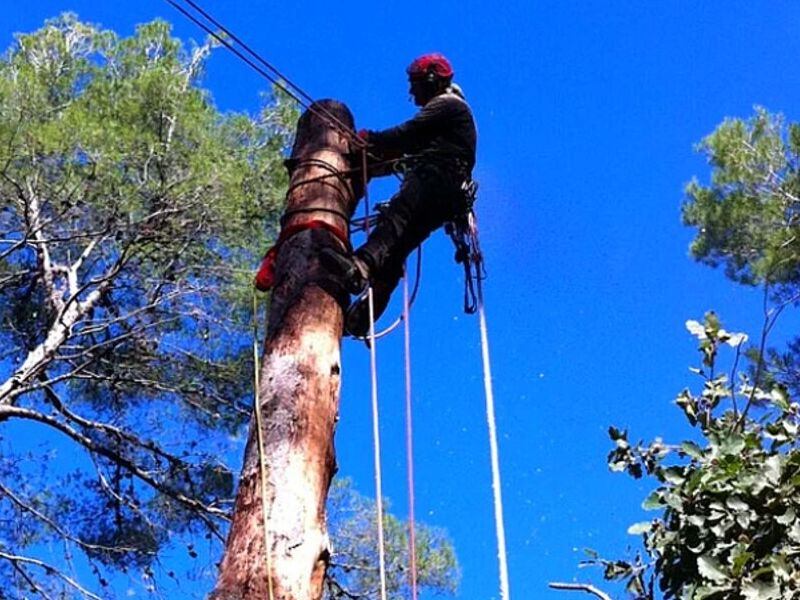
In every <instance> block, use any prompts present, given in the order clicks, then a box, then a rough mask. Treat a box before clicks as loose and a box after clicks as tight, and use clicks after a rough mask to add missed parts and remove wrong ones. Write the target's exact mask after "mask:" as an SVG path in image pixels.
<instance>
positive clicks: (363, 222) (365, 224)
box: [350, 200, 389, 234]
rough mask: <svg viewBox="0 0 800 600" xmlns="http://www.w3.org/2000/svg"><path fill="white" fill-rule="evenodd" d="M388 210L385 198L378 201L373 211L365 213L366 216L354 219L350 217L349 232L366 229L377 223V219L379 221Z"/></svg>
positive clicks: (387, 202)
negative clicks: (368, 213)
mask: <svg viewBox="0 0 800 600" xmlns="http://www.w3.org/2000/svg"><path fill="white" fill-rule="evenodd" d="M388 210H389V201H388V200H386V201H385V202H378V203H377V204H375V212H374V213H372V214H370V215H367V216H366V217H358V218H355V219H350V233H351V234H352V233H355V232H357V231H368V230H370V229H372V228H373V227H375V225H377V223H378V221H380V220H381V219H382V218H383V217H384V216H386V212H387V211H388Z"/></svg>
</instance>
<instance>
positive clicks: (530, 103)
mask: <svg viewBox="0 0 800 600" xmlns="http://www.w3.org/2000/svg"><path fill="white" fill-rule="evenodd" d="M203 6H204V7H205V8H206V9H208V10H209V11H211V12H212V13H213V14H214V15H215V16H216V17H217V18H218V19H220V20H221V21H222V22H223V23H224V24H225V25H226V26H227V27H229V28H230V29H231V30H233V31H234V32H235V33H236V34H237V35H238V36H239V37H241V38H243V39H244V40H246V41H247V42H248V43H250V44H251V45H252V46H253V47H254V48H256V49H257V50H258V51H259V52H260V53H262V54H263V55H264V56H265V57H266V58H267V59H268V60H270V61H271V62H273V63H274V64H276V65H277V66H278V67H279V68H280V69H281V70H282V71H284V72H285V73H286V74H287V75H288V76H289V77H290V78H292V79H293V80H294V81H295V82H296V83H298V84H300V85H301V86H302V87H303V88H304V89H305V90H306V91H308V92H309V93H310V94H311V95H313V96H315V97H330V98H337V99H339V100H342V101H344V102H345V103H347V104H348V105H349V106H350V108H351V109H352V111H353V113H354V114H355V118H356V123H357V126H358V127H369V128H372V129H377V128H382V127H387V126H390V125H393V124H396V123H397V122H399V121H401V120H403V119H406V118H408V117H410V116H411V115H412V114H413V111H414V107H413V105H412V104H411V103H410V102H408V100H407V84H406V81H405V75H404V68H405V66H406V65H407V64H408V62H410V60H411V59H412V58H414V56H416V55H418V54H420V53H423V52H428V51H440V52H443V53H444V54H446V55H447V56H448V57H449V58H450V59H451V61H452V62H453V64H454V66H455V70H456V81H457V82H458V83H459V84H461V85H462V87H463V88H464V91H465V93H466V95H467V98H468V100H469V101H470V103H471V105H472V107H473V109H474V112H475V116H476V119H477V122H478V127H479V134H480V138H479V151H478V164H477V167H476V171H475V176H476V178H477V179H478V180H480V182H481V188H480V197H479V201H478V215H479V220H480V228H481V234H482V238H481V242H482V246H483V249H484V252H485V255H486V262H487V268H488V271H489V279H488V280H487V281H486V302H487V314H488V320H489V336H490V343H491V350H492V359H493V370H494V376H495V381H494V384H495V395H496V402H497V418H498V428H499V434H500V457H501V467H502V477H503V494H504V500H505V512H506V521H507V522H506V526H507V535H508V553H509V560H510V564H509V568H510V576H511V593H512V597H516V598H539V599H545V600H549V599H553V598H560V597H564V593H563V592H562V593H558V592H553V591H549V590H548V589H547V587H546V584H547V582H548V581H553V580H561V581H570V580H572V579H573V578H577V579H579V580H581V581H590V582H594V583H595V584H598V585H602V581H601V579H602V578H601V574H600V573H599V571H594V570H586V569H582V570H579V569H577V563H578V562H579V561H580V560H581V559H582V558H583V554H582V552H581V549H582V548H584V547H591V548H595V549H597V550H599V551H601V553H603V554H605V555H607V556H609V557H616V556H619V555H621V554H623V553H624V552H625V550H626V548H627V547H628V546H636V544H637V540H636V539H635V538H633V537H631V536H628V535H627V534H626V532H625V530H626V528H627V527H628V525H629V524H631V523H633V522H636V521H640V520H643V519H644V518H646V517H647V514H646V513H643V512H642V511H641V510H640V508H639V505H640V503H641V501H642V499H643V498H644V497H645V496H646V495H647V493H648V492H649V490H650V488H651V484H650V483H648V482H632V481H629V480H628V479H626V478H625V477H624V476H621V475H612V474H610V473H608V471H607V468H606V465H605V456H606V454H607V452H608V450H609V449H610V443H609V440H608V437H607V433H606V431H607V428H608V426H609V425H611V424H614V425H616V426H619V427H622V428H629V429H630V430H631V432H632V437H634V438H637V439H638V438H651V437H653V436H658V435H660V436H663V437H664V438H665V439H667V440H676V439H679V438H681V436H683V435H686V434H687V433H688V427H687V426H686V425H685V424H684V422H683V418H682V416H681V415H680V414H679V412H678V411H677V409H675V407H674V406H673V405H672V400H673V399H674V397H675V395H676V394H677V393H678V392H679V391H680V390H681V389H682V388H683V387H685V386H687V385H690V384H692V383H694V381H693V380H692V378H691V375H690V373H689V372H688V369H687V367H688V366H689V365H694V364H695V363H696V359H697V354H696V351H695V345H694V342H693V340H692V338H691V337H690V336H689V334H688V332H687V331H686V330H685V327H684V322H685V321H686V320H687V319H690V318H691V319H700V318H701V317H702V315H703V313H704V312H705V311H706V310H708V309H711V308H713V309H715V310H716V311H717V312H718V313H719V314H720V315H721V317H722V319H723V322H724V323H725V325H726V327H727V328H728V329H731V330H745V331H749V332H750V333H753V334H755V333H756V332H757V329H756V328H757V327H758V326H759V322H760V297H759V295H758V293H757V292H755V291H753V290H747V289H744V288H741V287H739V286H736V285H734V284H731V283H729V282H727V281H726V280H725V278H724V277H723V275H722V273H720V272H718V271H713V270H711V269H709V268H707V267H703V266H701V265H698V264H695V263H694V262H693V261H692V260H691V259H690V258H689V257H688V253H687V247H688V244H689V241H690V240H691V239H692V231H691V230H688V229H686V228H684V227H683V226H682V225H681V223H680V204H681V202H682V200H683V186H684V185H685V184H686V183H687V182H688V181H689V180H690V179H691V178H692V177H693V176H697V177H698V178H699V179H701V180H706V179H707V176H708V171H709V169H708V166H707V165H706V163H705V160H704V158H703V157H702V156H700V155H698V154H696V153H695V152H694V150H693V146H694V144H696V143H697V142H698V141H699V140H700V139H702V137H703V136H705V135H706V134H708V133H710V132H711V131H712V130H713V129H714V128H715V127H716V125H717V124H719V123H720V122H721V121H722V120H723V118H725V117H734V116H741V117H747V116H750V115H751V114H752V113H753V106H754V105H763V106H765V107H766V108H768V109H769V110H771V111H776V112H783V113H785V114H786V115H787V117H788V118H789V119H794V120H797V119H798V118H800V114H798V111H797V108H796V107H797V106H798V105H800V71H798V69H797V62H796V61H797V56H798V55H800V37H798V36H797V34H796V30H797V23H798V22H799V21H800V4H798V3H795V2H789V1H775V2H769V3H766V2H739V1H725V2H723V1H722V0H716V1H708V2H695V1H690V0H680V1H679V0H676V1H671V2H625V1H620V2H601V1H597V0H590V1H584V2H573V1H564V2H521V1H512V2H504V3H500V2H477V1H474V0H466V1H461V2H422V1H419V0H408V1H406V2H402V3H400V2H386V3H382V4H381V5H379V6H378V4H377V3H372V2H361V1H359V2H344V3H338V4H331V3H322V2H306V3H287V2H283V3H278V2H263V3H254V2H248V3H245V2H236V1H230V0H229V1H223V0H205V2H204V3H203ZM64 10H72V11H75V12H77V13H78V14H79V16H80V17H81V18H82V19H85V20H88V21H91V22H95V23H99V24H101V25H103V26H105V27H108V28H111V29H114V30H116V31H117V32H118V33H120V34H123V35H128V34H130V33H131V32H132V31H133V27H134V25H135V24H136V23H139V22H144V21H148V20H151V19H153V18H155V17H163V18H166V19H167V20H169V21H171V22H174V23H175V32H176V34H177V35H178V36H180V37H182V38H184V39H187V38H194V39H201V37H202V36H201V34H200V32H198V31H197V30H196V29H195V28H194V26H193V25H191V24H190V23H187V22H186V21H185V20H184V18H183V17H182V16H181V15H180V14H178V13H177V12H176V11H175V10H173V9H172V8H171V7H170V6H169V5H168V4H167V3H166V2H163V1H161V0H139V1H138V2H135V3H132V2H131V3H129V2H125V3H112V2H99V1H91V0H39V1H37V2H32V3H20V2H14V3H8V6H6V7H5V10H4V16H3V19H2V21H0V33H2V40H3V42H2V46H3V47H6V46H8V45H9V44H10V42H11V35H12V33H13V32H17V31H30V30H33V29H36V28H38V27H39V26H40V25H41V24H42V22H43V20H44V19H45V18H47V17H51V16H55V15H56V14H58V13H59V12H62V11H64ZM205 83H206V85H207V87H208V88H210V90H211V92H212V93H213V96H214V98H215V101H216V102H217V104H218V106H219V107H220V108H222V109H224V110H237V111H238V110H250V111H255V110H256V108H257V107H258V102H259V100H258V94H259V92H260V91H262V90H264V89H266V87H267V84H266V82H264V81H263V80H261V79H259V77H258V76H257V75H256V74H254V73H253V72H252V71H250V70H249V69H248V67H247V66H246V65H244V64H242V63H240V62H239V61H238V60H237V59H236V58H235V57H233V56H230V55H228V54H226V53H225V52H224V51H222V50H220V51H218V52H217V53H216V54H214V56H213V57H212V59H211V61H210V64H209V72H208V76H207V78H206V82H205ZM394 187H395V184H394V183H392V182H386V183H378V184H376V185H374V187H373V190H372V197H373V199H378V198H381V197H388V196H389V195H390V194H391V193H392V191H393V189H394ZM423 263H424V265H423V281H422V289H421V292H420V296H419V299H418V301H417V303H416V305H415V306H414V309H413V313H412V318H411V322H412V328H413V333H412V336H413V341H412V344H413V349H412V353H413V362H414V375H413V379H414V402H415V415H414V419H415V435H416V438H415V445H416V450H417V456H416V470H417V484H418V485H417V503H418V506H417V514H418V516H419V518H420V519H424V520H426V521H427V522H429V523H431V524H436V525H440V526H443V527H445V528H446V529H447V530H448V531H449V532H450V534H451V536H452V538H453V540H454V542H455V545H456V548H457V551H458V555H459V558H460V562H461V566H462V569H463V582H462V591H461V597H463V598H497V597H498V591H497V590H498V584H497V564H496V560H495V537H494V523H493V521H492V518H493V512H492V495H491V488H490V473H489V448H488V442H487V433H486V421H485V409H484V404H483V402H484V400H483V389H482V375H481V363H480V347H479V338H478V324H477V319H476V318H475V317H470V316H466V315H463V314H462V312H461V294H462V289H461V285H462V280H461V272H460V269H459V268H458V267H457V266H456V265H455V264H454V263H453V262H452V249H451V247H450V245H449V241H448V240H447V239H446V238H445V237H444V235H443V234H441V233H439V234H436V235H434V236H433V238H432V239H431V240H430V241H429V242H428V243H426V245H425V249H424V257H423ZM399 310H400V309H399V305H396V306H394V307H393V308H392V309H390V311H389V312H390V313H392V312H394V313H396V312H397V311H399ZM796 321H797V317H796V316H795V315H791V314H790V315H788V316H786V317H784V320H783V321H782V322H781V324H780V325H779V331H778V333H777V337H776V338H775V339H776V341H777V340H779V339H780V338H781V336H783V335H789V334H791V332H792V331H793V330H796V326H797V323H796ZM378 356H379V361H380V394H381V410H382V428H381V432H382V441H383V457H384V460H383V469H384V476H385V480H384V490H385V493H386V494H387V495H388V496H389V497H391V498H392V500H393V508H394V510H396V511H397V512H398V513H400V514H405V511H406V493H407V492H406V489H405V449H404V437H403V436H404V430H403V427H404V425H403V393H404V392H403V387H402V335H401V334H400V333H397V334H395V335H394V336H391V337H390V338H388V339H387V340H385V341H383V342H381V344H380V345H379V347H378ZM343 360H344V374H343V377H344V385H343V390H342V403H341V421H340V426H339V430H338V432H337V439H336V446H337V450H338V460H339V465H340V473H341V474H342V475H345V476H350V477H353V478H354V480H355V483H356V486H357V487H358V489H360V490H361V491H363V492H365V493H372V489H373V488H372V485H373V484H372V477H373V475H372V461H371V443H372V441H371V426H370V408H369V377H368V371H367V367H368V355H367V352H366V350H365V349H364V347H363V346H362V345H360V344H358V343H355V342H352V341H347V342H345V344H344V358H343ZM235 467H236V468H237V469H238V465H235ZM567 597H569V595H568V594H567Z"/></svg>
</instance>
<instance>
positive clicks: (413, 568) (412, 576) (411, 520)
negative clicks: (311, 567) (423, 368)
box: [403, 265, 417, 600]
mask: <svg viewBox="0 0 800 600" xmlns="http://www.w3.org/2000/svg"><path fill="white" fill-rule="evenodd" d="M410 304H411V303H410V301H409V295H408V265H406V268H405V270H404V274H403V321H404V327H403V333H404V336H403V338H404V339H403V341H404V346H405V376H406V463H407V464H406V469H407V473H408V567H409V569H408V571H409V573H408V576H409V583H410V584H411V600H417V532H416V529H417V526H416V522H415V521H416V518H415V516H414V512H415V509H414V505H415V501H414V426H413V421H412V417H413V414H412V413H413V411H412V406H411V400H412V399H411V315H410V313H411V310H410Z"/></svg>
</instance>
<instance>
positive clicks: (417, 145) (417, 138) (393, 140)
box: [367, 95, 457, 159]
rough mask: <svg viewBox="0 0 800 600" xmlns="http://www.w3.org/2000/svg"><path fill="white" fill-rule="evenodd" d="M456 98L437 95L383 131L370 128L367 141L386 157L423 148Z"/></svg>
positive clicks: (395, 156) (443, 122) (447, 116)
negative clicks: (411, 116)
mask: <svg viewBox="0 0 800 600" xmlns="http://www.w3.org/2000/svg"><path fill="white" fill-rule="evenodd" d="M453 102H457V100H454V99H452V98H448V97H447V96H445V95H441V96H436V97H435V98H433V99H432V100H431V101H430V102H428V103H427V104H426V105H425V106H423V107H422V109H421V110H420V111H419V112H418V113H417V114H416V115H414V117H413V118H412V119H409V120H408V121H406V122H405V123H401V124H400V125H397V126H396V127H391V128H389V129H384V130H383V131H369V132H368V138H367V139H368V141H369V144H370V146H371V147H372V148H373V149H374V151H375V153H376V154H379V155H380V156H381V157H383V158H386V159H391V158H399V157H401V156H402V155H403V154H414V153H415V152H418V151H419V150H421V149H423V148H425V147H426V146H427V145H428V144H429V143H430V140H431V138H433V137H434V135H435V134H436V133H437V131H438V129H439V127H441V126H442V125H443V124H445V123H446V122H447V121H448V119H449V118H450V117H451V115H452V113H453V109H454V108H455V107H454V105H453Z"/></svg>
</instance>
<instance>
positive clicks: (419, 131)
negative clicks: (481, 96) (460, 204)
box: [369, 92, 477, 177]
mask: <svg viewBox="0 0 800 600" xmlns="http://www.w3.org/2000/svg"><path fill="white" fill-rule="evenodd" d="M369 143H370V145H371V146H372V149H373V150H374V152H375V153H376V154H378V155H380V156H381V157H383V158H386V159H391V158H400V157H402V156H404V155H408V156H410V165H411V168H412V170H413V169H414V168H415V165H424V164H426V163H427V164H433V165H435V166H439V167H445V168H447V169H448V170H450V169H455V170H457V171H459V172H460V173H462V174H463V175H464V176H465V177H469V176H470V175H471V173H472V168H473V167H474V166H475V147H476V144H477V132H476V129H475V120H474V118H473V116H472V111H471V110H470V108H469V105H468V104H467V103H466V101H465V100H464V99H463V98H461V97H460V96H459V95H457V94H455V93H453V92H445V93H443V94H439V95H438V96H435V97H433V98H432V99H431V100H429V101H428V103H427V104H426V105H425V106H423V107H422V108H421V109H420V111H419V112H418V113H417V114H416V115H414V117H413V118H412V119H410V120H408V121H406V122H405V123H401V124H400V125H397V126H396V127H391V128H389V129H384V130H383V131H370V132H369Z"/></svg>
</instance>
